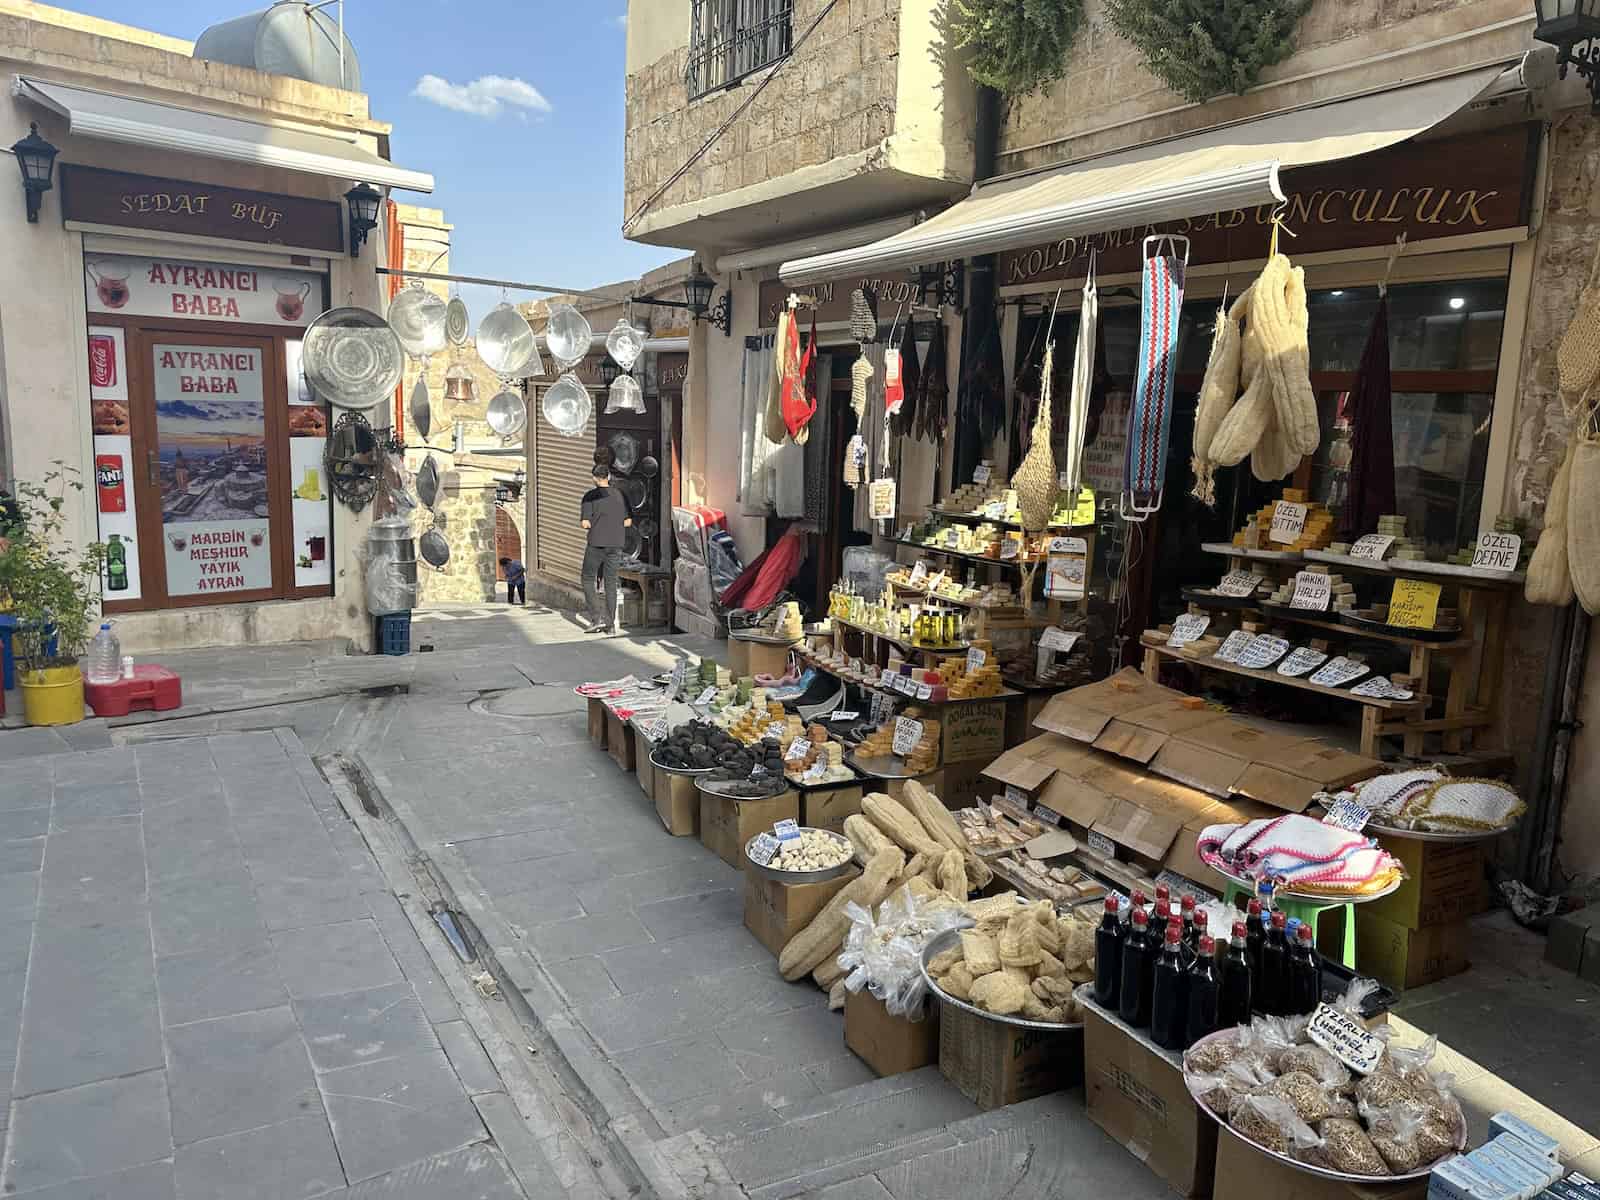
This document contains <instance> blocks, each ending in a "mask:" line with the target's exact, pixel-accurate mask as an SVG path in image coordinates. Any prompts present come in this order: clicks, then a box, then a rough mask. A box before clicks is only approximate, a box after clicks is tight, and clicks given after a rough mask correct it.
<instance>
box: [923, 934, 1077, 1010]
mask: <svg viewBox="0 0 1600 1200" xmlns="http://www.w3.org/2000/svg"><path fill="white" fill-rule="evenodd" d="M960 941H961V930H959V929H949V930H946V931H945V932H944V933H941V934H938V935H937V936H935V937H932V938H930V939H928V944H927V945H926V946H924V947H923V948H922V961H921V964H920V966H921V969H922V982H923V983H925V984H927V985H928V994H929V995H930V996H933V997H935V998H936V999H937V1000H938V1001H939V1003H940V1004H948V1005H950V1006H951V1007H952V1008H959V1009H960V1010H961V1011H962V1012H967V1013H971V1014H972V1015H973V1016H975V1017H981V1018H983V1019H984V1020H985V1021H993V1022H994V1023H995V1024H997V1025H1010V1026H1011V1027H1012V1028H1014V1029H1037V1030H1039V1031H1040V1032H1042V1033H1073V1032H1077V1033H1080V1034H1081V1033H1082V1032H1083V1024H1082V1023H1081V1022H1080V1023H1079V1024H1077V1025H1063V1024H1061V1023H1059V1022H1056V1021H1030V1020H1028V1019H1027V1018H1026V1017H1007V1016H1001V1015H1000V1014H999V1013H992V1012H988V1011H987V1010H985V1009H981V1008H978V1007H977V1006H976V1005H972V1004H968V1003H967V1002H966V1001H965V1000H957V999H956V998H955V997H954V996H952V995H951V994H950V993H949V992H947V991H945V990H944V989H943V988H941V987H940V986H939V985H938V984H937V983H935V982H934V979H933V976H932V975H930V974H928V964H929V963H930V962H932V961H933V960H934V959H935V958H937V957H938V956H939V955H941V954H943V953H944V952H945V951H946V950H949V949H951V948H953V947H954V946H956V945H958V944H960Z"/></svg>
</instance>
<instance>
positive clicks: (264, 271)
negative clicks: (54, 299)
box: [83, 254, 323, 328]
mask: <svg viewBox="0 0 1600 1200" xmlns="http://www.w3.org/2000/svg"><path fill="white" fill-rule="evenodd" d="M83 273H84V294H85V295H86V296H87V297H88V303H89V311H90V312H91V313H116V314H119V315H126V316H138V317H164V318H178V319H187V320H195V321H223V322H229V323H234V324H241V325H274V326H280V327H284V328H301V327H303V326H305V325H308V324H310V323H311V321H312V319H313V318H315V317H316V316H317V314H319V313H320V312H322V309H323V304H322V295H323V277H322V276H321V275H320V274H318V273H316V272H314V271H294V270H288V269H280V268H277V267H260V266H232V265H229V264H227V263H212V262H192V261H189V260H186V259H177V258H171V259H169V258H138V257H135V256H133V255H129V254H89V255H88V256H86V257H85V259H84V263H83Z"/></svg>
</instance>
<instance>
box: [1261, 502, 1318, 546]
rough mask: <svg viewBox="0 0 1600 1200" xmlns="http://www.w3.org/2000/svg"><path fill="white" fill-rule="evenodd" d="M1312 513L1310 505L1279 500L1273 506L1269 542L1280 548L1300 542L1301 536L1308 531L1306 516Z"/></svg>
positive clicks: (1268, 535) (1268, 534)
mask: <svg viewBox="0 0 1600 1200" xmlns="http://www.w3.org/2000/svg"><path fill="white" fill-rule="evenodd" d="M1310 511H1311V507H1310V506H1309V505H1306V504H1293V503H1291V502H1290V501H1288V500H1279V501H1278V502H1277V503H1276V504H1274V505H1273V506H1272V528H1271V529H1270V530H1268V532H1267V538H1268V540H1270V541H1274V542H1277V543H1278V544H1279V545H1280V546H1287V545H1290V544H1291V543H1293V542H1298V541H1299V540H1300V535H1301V534H1303V533H1305V531H1306V516H1307V514H1309V513H1310Z"/></svg>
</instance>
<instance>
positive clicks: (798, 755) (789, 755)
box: [783, 738, 811, 762]
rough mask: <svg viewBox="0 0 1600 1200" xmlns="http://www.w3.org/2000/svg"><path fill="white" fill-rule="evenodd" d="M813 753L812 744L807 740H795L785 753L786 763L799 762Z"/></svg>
mask: <svg viewBox="0 0 1600 1200" xmlns="http://www.w3.org/2000/svg"><path fill="white" fill-rule="evenodd" d="M809 753H811V743H810V742H808V741H807V740H806V739H805V738H795V740H794V741H792V742H790V743H789V749H788V750H786V751H784V755H783V761H784V762H797V761H798V760H800V759H802V758H804V757H805V756H806V755H807V754H809Z"/></svg>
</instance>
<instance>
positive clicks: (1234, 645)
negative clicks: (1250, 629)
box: [1211, 629, 1256, 663]
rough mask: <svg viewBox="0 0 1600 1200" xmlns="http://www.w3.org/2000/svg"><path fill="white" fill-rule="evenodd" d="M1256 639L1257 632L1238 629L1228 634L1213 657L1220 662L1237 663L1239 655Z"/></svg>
mask: <svg viewBox="0 0 1600 1200" xmlns="http://www.w3.org/2000/svg"><path fill="white" fill-rule="evenodd" d="M1255 640H1256V638H1255V634H1253V633H1246V632H1245V631H1244V630H1242V629H1236V630H1234V631H1233V632H1232V633H1230V634H1229V635H1228V636H1227V638H1226V639H1225V640H1224V641H1223V643H1222V645H1220V646H1218V647H1217V652H1216V653H1215V654H1213V655H1212V656H1211V657H1212V658H1214V659H1216V660H1217V661H1219V662H1225V663H1236V662H1238V661H1239V656H1240V655H1241V654H1243V653H1244V652H1245V648H1246V647H1247V646H1249V645H1250V643H1251V642H1253V641H1255Z"/></svg>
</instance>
